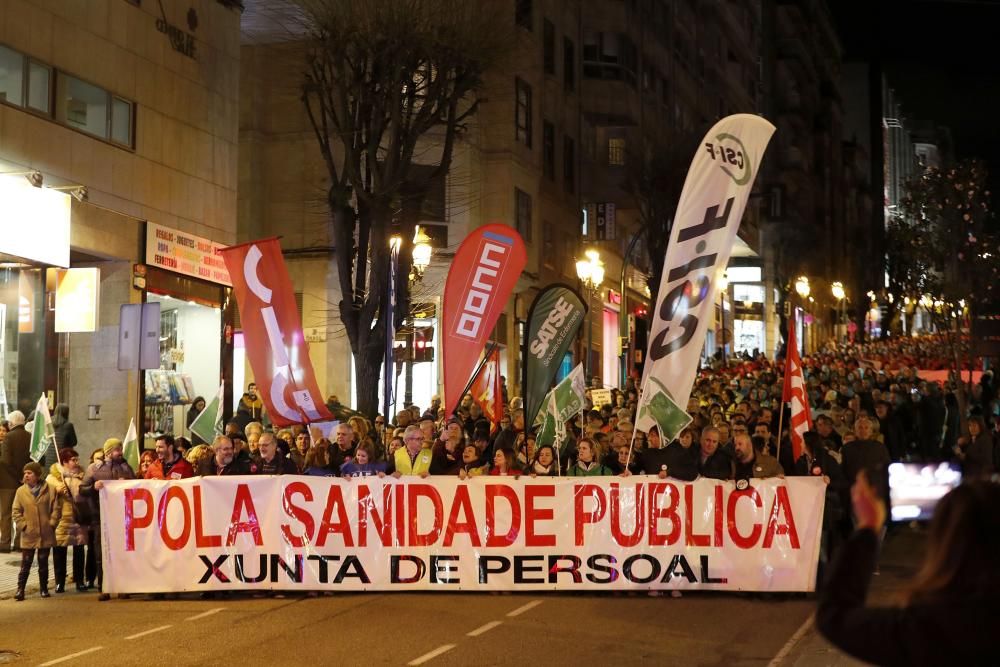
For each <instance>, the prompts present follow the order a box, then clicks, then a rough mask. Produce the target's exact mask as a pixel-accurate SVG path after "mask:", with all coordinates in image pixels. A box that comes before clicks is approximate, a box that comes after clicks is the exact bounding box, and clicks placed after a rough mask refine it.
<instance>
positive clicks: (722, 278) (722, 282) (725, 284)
mask: <svg viewBox="0 0 1000 667" xmlns="http://www.w3.org/2000/svg"><path fill="white" fill-rule="evenodd" d="M715 283H716V285H718V286H719V296H720V297H721V300H722V302H721V304H720V305H721V307H722V318H721V319H722V363H723V365H725V364H727V363H728V361H729V359H728V356H727V355H726V290H728V289H729V276H728V275H727V274H726V272H725V271H723V272H722V273H721V274H720V275H719V277H718V279H717V280H716V281H715Z"/></svg>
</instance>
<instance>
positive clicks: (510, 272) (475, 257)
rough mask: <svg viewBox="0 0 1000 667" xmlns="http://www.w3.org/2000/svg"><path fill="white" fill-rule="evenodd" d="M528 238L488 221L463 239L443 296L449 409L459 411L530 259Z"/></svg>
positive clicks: (447, 403)
mask: <svg viewBox="0 0 1000 667" xmlns="http://www.w3.org/2000/svg"><path fill="white" fill-rule="evenodd" d="M527 261H528V260H527V254H526V252H525V249H524V241H522V240H521V237H520V236H519V235H518V233H517V232H516V231H514V229H512V228H511V227H510V226H509V225H505V224H501V223H491V224H488V225H484V226H482V227H480V228H478V229H476V230H475V231H473V232H472V233H471V234H469V236H467V237H466V238H465V240H464V241H462V245H460V246H459V247H458V252H456V253H455V259H454V260H453V261H452V263H451V270H450V271H449V272H448V279H447V281H446V282H445V287H444V298H443V299H442V308H441V310H442V318H443V319H442V323H443V324H444V332H443V335H442V340H441V344H442V348H443V351H444V352H443V353H444V401H445V408H446V409H447V410H449V411H451V410H455V409H456V408H457V407H458V403H459V401H460V400H461V398H462V390H464V389H465V386H466V384H468V382H469V380H470V379H472V371H473V370H474V369H475V367H476V362H477V361H479V357H480V355H481V354H482V353H483V348H484V343H485V342H486V339H487V337H489V335H490V333H491V332H492V331H493V327H495V326H496V323H497V320H498V319H499V318H500V314H501V313H502V312H503V309H504V306H506V305H507V299H508V297H510V293H511V292H512V291H513V290H514V284H515V283H517V279H518V278H519V277H520V276H521V271H523V270H524V265H525V264H526V263H527Z"/></svg>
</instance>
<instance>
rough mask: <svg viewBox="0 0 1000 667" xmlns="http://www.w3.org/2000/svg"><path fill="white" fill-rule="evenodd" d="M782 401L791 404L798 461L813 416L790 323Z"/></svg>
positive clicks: (795, 452) (796, 458)
mask: <svg viewBox="0 0 1000 667" xmlns="http://www.w3.org/2000/svg"><path fill="white" fill-rule="evenodd" d="M781 400H782V401H783V402H785V403H791V422H792V423H791V429H790V439H791V441H792V456H793V458H794V459H795V460H796V461H797V460H798V459H799V457H800V456H801V455H802V450H803V449H804V448H805V442H804V436H805V434H806V431H808V430H809V429H811V428H812V416H811V415H810V413H809V395H808V393H807V392H806V383H805V379H804V378H803V377H802V359H800V358H799V346H798V344H797V343H796V341H795V322H794V321H789V323H788V352H787V353H786V354H785V387H784V390H783V391H782V393H781Z"/></svg>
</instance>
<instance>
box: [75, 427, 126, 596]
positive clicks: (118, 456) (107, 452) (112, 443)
mask: <svg viewBox="0 0 1000 667" xmlns="http://www.w3.org/2000/svg"><path fill="white" fill-rule="evenodd" d="M102 449H103V450H104V460H103V461H100V462H95V463H93V464H91V466H90V467H89V468H87V472H86V473H85V474H84V476H83V483H82V484H81V485H80V493H81V495H83V497H85V498H87V500H88V501H89V502H90V516H91V517H92V518H93V522H92V524H91V525H92V527H93V530H92V531H91V533H90V539H91V543H90V546H89V547H88V548H89V549H91V550H92V552H93V554H94V556H95V560H96V565H97V586H98V588H102V587H103V585H104V567H103V566H104V564H103V562H102V561H101V503H100V493H99V492H100V490H101V489H102V488H104V482H109V481H112V480H116V479H135V471H134V470H132V466H130V465H129V464H128V462H127V461H126V460H125V459H124V457H122V441H121V440H119V439H118V438H108V439H107V440H105V441H104V447H103V448H102ZM97 599H98V600H100V601H102V602H103V601H105V600H110V599H111V596H110V595H108V594H107V593H105V592H103V590H102V591H101V595H100V597H98V598H97Z"/></svg>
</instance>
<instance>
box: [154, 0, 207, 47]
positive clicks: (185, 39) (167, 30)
mask: <svg viewBox="0 0 1000 667" xmlns="http://www.w3.org/2000/svg"><path fill="white" fill-rule="evenodd" d="M187 27H188V28H190V29H191V31H192V32H194V31H195V30H196V29H197V28H198V13H197V12H196V11H195V10H194V7H191V8H190V9H188V12H187ZM156 30H157V32H162V33H163V34H164V35H166V36H167V39H169V40H170V47H171V48H172V49H173V50H174V51H176V52H177V53H180V54H182V55H185V56H187V57H188V58H191V59H192V60H193V59H194V49H195V42H194V35H193V34H191V32H187V31H185V30H182V29H181V28H180V27H178V26H176V25H174V24H173V23H171V22H170V21H168V20H167V13H166V11H164V9H163V0H160V18H158V19H156Z"/></svg>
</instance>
